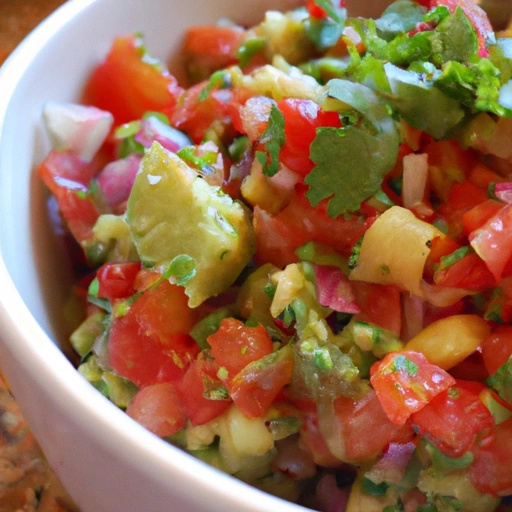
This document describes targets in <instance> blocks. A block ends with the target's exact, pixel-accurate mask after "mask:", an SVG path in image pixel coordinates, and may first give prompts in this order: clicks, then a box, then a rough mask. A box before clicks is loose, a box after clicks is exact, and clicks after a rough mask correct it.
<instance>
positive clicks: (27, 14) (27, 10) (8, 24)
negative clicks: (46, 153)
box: [0, 0, 64, 510]
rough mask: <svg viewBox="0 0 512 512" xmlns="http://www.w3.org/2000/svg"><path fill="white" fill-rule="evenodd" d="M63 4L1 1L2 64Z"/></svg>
mask: <svg viewBox="0 0 512 512" xmlns="http://www.w3.org/2000/svg"><path fill="white" fill-rule="evenodd" d="M63 3H64V0H0V64H1V63H2V62H3V61H4V60H5V59H6V58H7V56H8V55H9V53H10V52H11V51H12V50H14V48H15V47H16V46H17V45H18V43H20V42H21V40H22V39H23V38H24V37H25V36H26V35H27V34H28V33H29V32H30V31H31V30H32V29H33V28H34V27H35V26H36V25H37V24H38V23H39V22H40V21H41V20H43V19H44V18H45V17H46V16H48V14H50V13H51V12H52V11H53V10H55V9H56V8H57V7H59V5H61V4H63ZM0 510H1V509H0Z"/></svg>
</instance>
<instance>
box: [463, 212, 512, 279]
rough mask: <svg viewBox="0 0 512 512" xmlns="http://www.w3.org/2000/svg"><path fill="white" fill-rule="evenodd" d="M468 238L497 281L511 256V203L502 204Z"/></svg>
mask: <svg viewBox="0 0 512 512" xmlns="http://www.w3.org/2000/svg"><path fill="white" fill-rule="evenodd" d="M468 238H469V243H470V244H471V246H472V247H473V249H474V250H475V252H476V253H477V254H478V255H479V256H480V258H482V260H483V261H484V262H485V264H486V265H487V268H488V269H489V270H490V271H491V273H492V275H493V276H494V278H495V279H496V281H499V280H500V279H501V278H502V274H503V272H504V270H505V268H506V266H507V263H508V262H509V260H510V258H511V257H512V204H507V205H505V206H503V207H502V208H501V209H500V210H499V211H498V212H497V213H496V214H495V215H494V216H492V217H491V218H489V219H488V220H487V222H486V223H485V224H484V225H483V226H482V227H481V228H479V229H477V230H475V231H473V232H472V233H470V235H469V237H468Z"/></svg>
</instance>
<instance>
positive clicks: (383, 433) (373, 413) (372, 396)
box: [334, 390, 413, 462]
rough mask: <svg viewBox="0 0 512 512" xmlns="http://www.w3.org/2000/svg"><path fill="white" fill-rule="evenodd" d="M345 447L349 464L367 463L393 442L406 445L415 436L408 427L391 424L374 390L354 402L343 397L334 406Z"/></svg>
mask: <svg viewBox="0 0 512 512" xmlns="http://www.w3.org/2000/svg"><path fill="white" fill-rule="evenodd" d="M334 407H335V410H336V416H337V419H338V423H339V425H340V435H341V436H342V437H343V440H344V444H345V456H346V461H347V462H364V461H367V460H372V459H374V458H375V457H377V456H378V455H379V454H381V453H382V452H383V451H384V449H385V448H386V447H387V446H388V445H389V443H391V442H407V441H408V440H410V439H411V437H412V435H413V432H412V429H411V428H410V426H409V425H405V423H404V425H397V424H396V423H394V422H392V421H390V419H389V417H388V415H387V413H386V412H385V411H384V409H383V407H382V405H381V402H380V400H379V398H378V396H377V393H376V392H375V391H374V390H370V391H369V392H368V393H367V394H366V395H365V396H364V397H362V398H361V399H359V400H357V401H354V400H352V399H350V398H347V397H340V398H338V399H336V401H335V403H334Z"/></svg>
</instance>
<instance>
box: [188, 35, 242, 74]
mask: <svg viewBox="0 0 512 512" xmlns="http://www.w3.org/2000/svg"><path fill="white" fill-rule="evenodd" d="M244 39H245V31H244V30H242V29H240V28H238V27H220V26H210V25H206V26H205V25H198V26H196V27H190V28H189V29H188V30H187V33H186V34H185V42H184V44H183V52H184V54H185V55H186V56H187V57H188V58H189V59H191V60H192V62H193V64H194V67H199V68H201V75H203V76H209V75H211V73H212V72H214V71H216V70H218V69H222V68H226V67H229V66H231V65H233V64H236V63H237V62H238V57H237V51H238V48H239V47H240V45H241V44H242V43H243V41H244ZM205 68H206V70H205ZM205 71H206V72H205ZM189 72H191V73H192V74H194V72H195V69H190V66H189Z"/></svg>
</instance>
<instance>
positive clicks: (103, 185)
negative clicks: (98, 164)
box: [98, 154, 142, 208]
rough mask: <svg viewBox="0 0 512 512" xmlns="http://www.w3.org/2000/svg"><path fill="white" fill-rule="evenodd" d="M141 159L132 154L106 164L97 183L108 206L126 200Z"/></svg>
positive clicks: (113, 205)
mask: <svg viewBox="0 0 512 512" xmlns="http://www.w3.org/2000/svg"><path fill="white" fill-rule="evenodd" d="M141 159H142V157H141V156H140V155H136V154H132V155H129V156H127V157H126V158H122V159H120V160H115V161H114V162H111V163H109V164H107V165H106V166H105V167H104V169H103V170H102V171H101V172H100V174H99V176H98V183H99V185H100V189H101V191H102V192H103V196H104V198H105V201H106V202H107V204H108V206H110V207H111V208H114V207H115V206H117V205H119V204H121V203H123V202H124V201H126V200H128V196H129V195H130V191H131V190H132V187H133V183H134V182H135V176H136V175H137V172H138V170H139V164H140V161H141Z"/></svg>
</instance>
